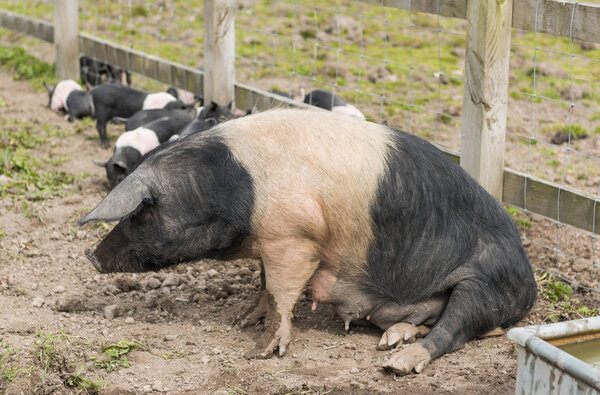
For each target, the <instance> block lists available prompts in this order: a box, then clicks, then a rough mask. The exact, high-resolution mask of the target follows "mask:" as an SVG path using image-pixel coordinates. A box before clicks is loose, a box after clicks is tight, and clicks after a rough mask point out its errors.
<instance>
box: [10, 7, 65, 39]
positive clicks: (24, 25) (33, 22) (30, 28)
mask: <svg viewBox="0 0 600 395" xmlns="http://www.w3.org/2000/svg"><path fill="white" fill-rule="evenodd" d="M0 27H3V28H5V29H9V30H12V31H15V32H17V33H23V34H28V35H30V36H33V37H35V38H38V39H40V40H42V41H46V42H49V43H53V42H54V26H53V25H52V24H51V23H48V22H45V21H42V20H39V19H34V18H29V17H26V16H24V15H20V14H15V13H14V12H10V11H6V10H3V9H0Z"/></svg>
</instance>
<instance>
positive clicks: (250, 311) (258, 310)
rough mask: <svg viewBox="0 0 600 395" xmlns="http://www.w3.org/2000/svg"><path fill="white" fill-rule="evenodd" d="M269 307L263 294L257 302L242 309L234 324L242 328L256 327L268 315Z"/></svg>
mask: <svg viewBox="0 0 600 395" xmlns="http://www.w3.org/2000/svg"><path fill="white" fill-rule="evenodd" d="M268 307H269V305H268V303H267V298H266V297H265V295H264V293H263V292H261V295H259V297H258V300H257V301H256V302H254V303H252V304H250V305H246V306H244V307H243V308H242V309H241V311H240V313H239V314H238V316H237V317H236V318H235V320H234V322H233V324H234V325H238V326H239V327H240V328H248V327H250V326H252V325H255V324H256V323H257V322H258V321H260V319H261V318H263V317H264V316H265V315H266V314H267V310H268Z"/></svg>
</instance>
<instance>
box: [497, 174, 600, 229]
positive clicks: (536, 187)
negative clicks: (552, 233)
mask: <svg viewBox="0 0 600 395" xmlns="http://www.w3.org/2000/svg"><path fill="white" fill-rule="evenodd" d="M502 201H503V202H504V203H507V204H510V205H513V206H516V207H519V208H522V209H527V210H529V211H531V212H533V213H536V214H539V215H542V216H544V217H548V218H551V219H554V220H557V221H560V222H562V223H565V224H568V225H571V226H574V227H576V228H579V229H583V230H585V231H588V232H594V233H596V234H600V227H599V226H596V223H598V221H600V204H598V203H599V200H597V199H594V198H593V197H590V196H586V195H583V194H582V193H580V192H577V191H574V190H571V189H569V188H565V187H562V186H560V185H557V184H553V183H550V182H547V181H544V180H540V179H538V178H535V177H532V176H528V175H527V174H523V173H519V172H516V171H513V170H509V169H504V191H503V196H502ZM557 202H558V203H557Z"/></svg>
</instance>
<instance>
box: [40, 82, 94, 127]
mask: <svg viewBox="0 0 600 395" xmlns="http://www.w3.org/2000/svg"><path fill="white" fill-rule="evenodd" d="M44 87H46V90H47V91H48V100H49V102H48V106H49V107H50V109H51V110H53V111H63V112H66V113H67V114H68V115H67V120H68V121H73V120H74V119H80V118H84V117H89V116H91V115H92V114H93V112H94V103H93V100H92V96H91V95H90V94H89V93H88V92H86V91H84V90H83V89H82V88H81V86H80V85H79V84H78V83H77V82H75V81H73V80H64V81H60V82H59V83H58V84H56V85H53V86H49V85H48V84H46V82H45V81H44Z"/></svg>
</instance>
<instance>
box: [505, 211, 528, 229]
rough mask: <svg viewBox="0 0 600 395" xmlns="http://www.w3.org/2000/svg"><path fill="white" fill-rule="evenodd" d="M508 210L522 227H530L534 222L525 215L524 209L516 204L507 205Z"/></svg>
mask: <svg viewBox="0 0 600 395" xmlns="http://www.w3.org/2000/svg"><path fill="white" fill-rule="evenodd" d="M506 211H507V212H508V214H509V215H510V216H511V217H512V218H513V219H514V220H515V222H516V223H517V225H518V226H519V227H520V228H529V227H530V226H531V225H533V222H532V221H531V220H530V219H529V218H527V217H526V216H525V214H524V213H523V211H522V210H521V209H519V208H517V207H514V206H507V207H506Z"/></svg>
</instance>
